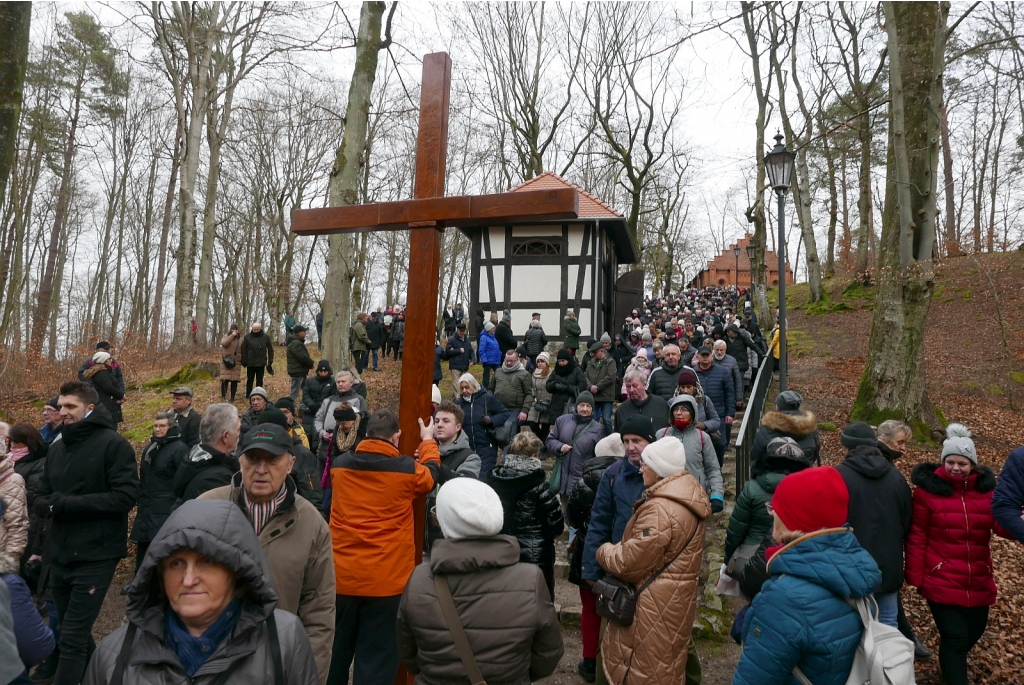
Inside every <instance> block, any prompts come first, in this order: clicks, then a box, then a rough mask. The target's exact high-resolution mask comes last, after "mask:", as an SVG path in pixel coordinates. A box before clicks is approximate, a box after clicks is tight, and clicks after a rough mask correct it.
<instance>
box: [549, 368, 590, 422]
mask: <svg viewBox="0 0 1024 685" xmlns="http://www.w3.org/2000/svg"><path fill="white" fill-rule="evenodd" d="M552 364H553V366H552V367H551V373H549V374H548V380H547V383H546V384H545V387H546V388H547V390H548V392H550V393H551V411H549V412H548V419H549V421H550V422H551V423H554V422H555V419H557V418H558V417H559V416H562V415H563V414H565V405H566V403H567V402H569V401H572V403H573V405H575V403H576V396H577V395H579V394H580V393H581V392H583V391H584V390H586V389H587V387H588V383H587V377H586V376H584V375H583V369H581V368H580V366H579V364H577V363H576V360H575V359H570V360H569V363H568V364H567V365H566V366H564V367H561V366H559V365H558V362H557V361H555V362H552ZM559 370H561V371H559Z"/></svg>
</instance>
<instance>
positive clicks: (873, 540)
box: [836, 445, 912, 593]
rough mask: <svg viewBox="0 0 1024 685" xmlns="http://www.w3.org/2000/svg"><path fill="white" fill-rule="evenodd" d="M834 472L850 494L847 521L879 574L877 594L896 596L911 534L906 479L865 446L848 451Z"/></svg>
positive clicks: (878, 454) (908, 491)
mask: <svg viewBox="0 0 1024 685" xmlns="http://www.w3.org/2000/svg"><path fill="white" fill-rule="evenodd" d="M836 470H837V471H839V473H840V474H841V475H842V477H843V480H844V481H845V482H846V489H847V490H849V491H850V507H849V517H848V518H847V519H846V520H847V522H848V524H849V525H850V527H851V528H853V534H854V535H855V536H857V542H859V543H860V546H861V547H863V548H864V549H865V550H867V552H868V554H870V555H871V556H872V557H873V558H874V560H875V563H876V564H878V568H879V570H881V572H882V582H881V584H880V585H879V586H878V587H877V588H876V592H879V593H885V592H896V591H897V590H899V589H900V588H901V587H903V542H904V540H906V538H907V534H908V533H910V519H911V509H912V505H911V501H910V486H909V485H907V479H906V478H904V477H903V474H902V473H900V472H899V469H897V468H896V467H895V466H893V465H892V462H891V461H889V460H888V459H886V458H885V457H884V456H883V455H882V453H881V452H880V451H879V450H878V448H877V447H868V446H866V445H861V446H860V447H855V448H853V449H852V450H850V451H849V452H848V453H847V455H846V459H845V460H843V463H842V464H840V465H839V466H837V467H836Z"/></svg>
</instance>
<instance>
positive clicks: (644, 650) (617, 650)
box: [597, 472, 711, 685]
mask: <svg viewBox="0 0 1024 685" xmlns="http://www.w3.org/2000/svg"><path fill="white" fill-rule="evenodd" d="M710 516H711V503H710V502H709V500H708V496H707V494H706V493H705V492H704V489H703V488H702V487H701V485H700V483H698V482H697V480H696V479H695V478H693V476H691V475H690V474H688V473H686V472H683V473H678V474H676V475H674V476H670V477H668V478H663V479H661V480H659V481H658V482H657V483H655V484H654V485H652V486H651V487H650V488H648V489H647V490H645V491H644V493H643V497H642V498H641V500H640V502H638V503H637V504H636V510H635V512H634V513H633V517H632V518H630V520H629V523H627V524H626V529H625V530H624V531H623V534H622V541H621V542H619V543H618V544H612V543H605V544H603V545H601V547H600V548H599V549H598V550H597V561H598V563H599V564H600V565H601V567H602V568H603V569H604V570H606V571H607V572H608V573H610V574H612V575H613V576H615V577H616V578H620V579H622V580H624V581H626V582H628V583H634V584H635V585H637V586H639V585H641V584H642V583H644V582H646V581H647V580H648V579H649V578H650V577H651V576H652V575H653V574H655V573H657V572H658V571H659V570H660V569H662V568H665V570H664V571H663V572H662V573H661V575H659V576H658V577H657V578H656V579H655V580H654V582H652V583H651V584H650V585H649V586H648V587H647V588H646V589H645V590H644V591H643V592H642V593H641V594H640V596H639V597H638V598H637V603H636V614H635V618H634V619H633V624H632V625H631V626H628V627H627V626H622V625H619V624H618V623H615V622H612V621H609V622H608V624H607V626H606V628H605V632H604V635H603V637H602V639H601V656H602V659H603V662H604V672H605V675H606V676H607V678H608V682H609V683H613V684H615V685H621V684H623V683H629V684H630V685H643V684H644V683H647V684H649V685H660V684H661V683H681V682H683V681H684V680H685V678H686V657H687V646H688V645H689V644H690V635H691V633H692V630H693V619H694V616H696V614H697V594H698V587H699V585H700V578H699V575H700V567H701V562H702V561H703V560H704V528H705V520H706V519H707V518H709V517H710ZM666 566H667V568H666Z"/></svg>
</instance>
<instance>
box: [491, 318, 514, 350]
mask: <svg viewBox="0 0 1024 685" xmlns="http://www.w3.org/2000/svg"><path fill="white" fill-rule="evenodd" d="M494 338H495V339H496V340H497V341H498V349H500V350H501V356H502V357H504V356H505V353H506V352H508V351H509V350H514V349H516V347H517V345H518V343H516V336H515V335H513V334H512V328H511V327H510V326H509V325H508V323H506V322H505V321H499V322H498V325H497V326H495V327H494Z"/></svg>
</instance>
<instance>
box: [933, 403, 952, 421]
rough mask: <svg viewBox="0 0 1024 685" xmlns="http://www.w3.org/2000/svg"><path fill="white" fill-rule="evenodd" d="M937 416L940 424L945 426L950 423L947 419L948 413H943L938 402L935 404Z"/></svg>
mask: <svg viewBox="0 0 1024 685" xmlns="http://www.w3.org/2000/svg"><path fill="white" fill-rule="evenodd" d="M935 418H937V419H938V420H939V424H940V425H942V426H945V425H947V424H948V423H949V422H948V421H946V415H945V414H943V413H942V410H941V409H939V405H937V404H936V405H935Z"/></svg>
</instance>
